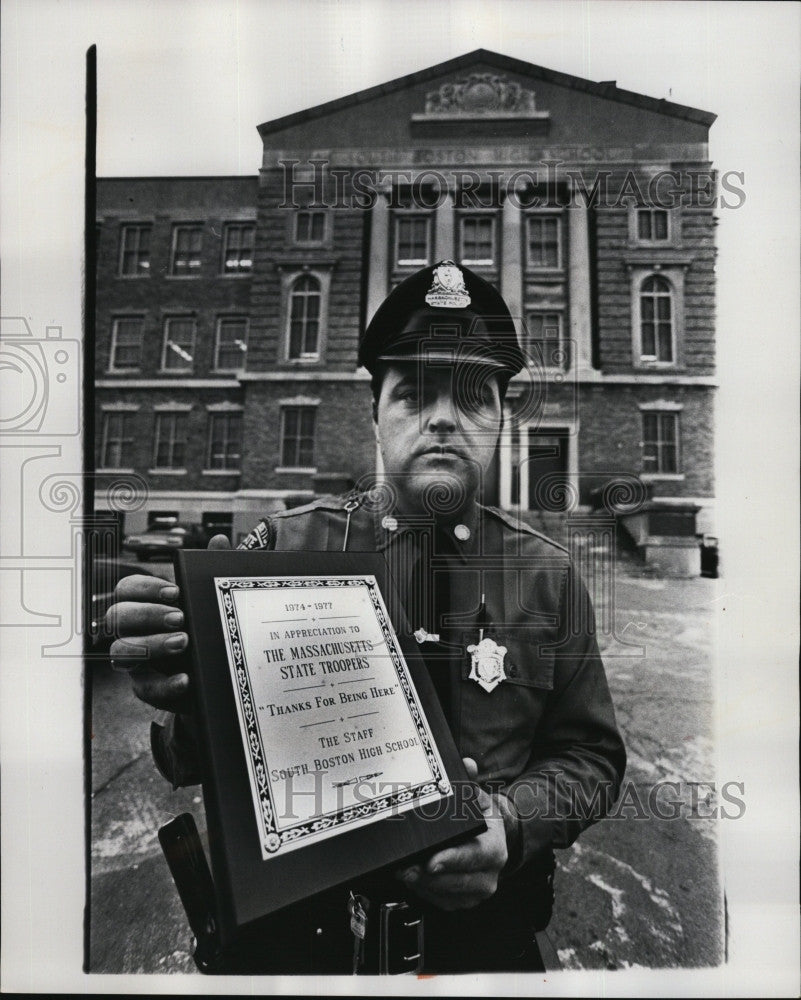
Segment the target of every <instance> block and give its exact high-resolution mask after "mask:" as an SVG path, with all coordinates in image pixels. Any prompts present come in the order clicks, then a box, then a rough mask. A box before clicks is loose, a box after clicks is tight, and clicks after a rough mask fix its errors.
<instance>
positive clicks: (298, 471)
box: [273, 465, 317, 476]
mask: <svg viewBox="0 0 801 1000" xmlns="http://www.w3.org/2000/svg"><path fill="white" fill-rule="evenodd" d="M273 472H286V473H290V474H292V475H303V476H313V475H315V474H316V472H317V467H316V466H314V467H313V468H312V467H311V466H308V465H298V466H292V465H278V466H276V467H275V469H273Z"/></svg>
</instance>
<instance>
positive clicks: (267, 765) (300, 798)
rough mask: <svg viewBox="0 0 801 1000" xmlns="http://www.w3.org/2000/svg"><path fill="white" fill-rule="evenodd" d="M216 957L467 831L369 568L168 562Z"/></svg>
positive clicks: (349, 560)
mask: <svg viewBox="0 0 801 1000" xmlns="http://www.w3.org/2000/svg"><path fill="white" fill-rule="evenodd" d="M176 564H177V574H178V582H179V585H180V587H181V591H182V594H183V599H184V609H185V613H186V618H187V626H188V630H189V633H190V636H192V642H191V653H192V687H193V690H194V693H195V694H194V697H195V710H196V717H197V721H198V728H199V733H198V735H199V741H198V742H199V750H200V758H201V767H202V776H203V792H204V802H205V808H206V816H207V824H208V830H209V850H210V855H211V865H212V874H213V877H214V884H215V894H216V898H217V905H218V911H219V919H220V932H221V937H222V939H223V943H225V941H226V940H234V939H235V937H236V936H237V934H238V933H239V932H240V931H241V930H242V928H244V927H246V926H247V925H248V924H250V923H251V922H252V921H255V920H258V919H259V918H261V917H264V916H266V915H267V914H270V913H273V912H274V911H276V910H279V909H281V908H282V907H285V906H288V905H290V904H292V903H295V902H298V901H299V900H302V899H304V898H306V897H309V896H313V895H316V894H317V893H320V892H322V891H324V890H326V889H329V888H333V887H334V886H338V885H340V884H342V885H344V884H346V883H347V882H348V880H352V879H354V878H358V877H359V876H362V875H366V874H368V873H370V872H373V871H376V870H379V869H382V868H387V867H395V866H397V867H400V866H402V865H404V864H406V863H408V862H409V861H410V860H412V859H419V858H421V857H425V856H426V854H427V853H431V852H432V851H434V850H436V849H438V848H440V847H442V846H445V845H446V844H449V843H455V842H458V841H459V840H461V839H463V838H465V837H468V836H471V835H474V834H476V833H479V832H481V831H482V830H483V829H484V828H485V826H484V821H483V818H482V817H481V812H480V810H479V809H478V807H477V804H476V802H475V801H474V799H473V797H472V795H471V794H469V793H468V789H469V787H470V786H469V784H468V783H467V782H466V774H465V771H464V768H463V765H462V762H461V759H460V757H459V754H458V752H457V750H456V747H455V746H454V743H453V739H452V737H451V734H450V731H449V729H448V726H447V723H446V721H445V719H444V716H443V714H442V710H441V708H440V705H439V703H438V701H437V697H436V693H435V691H434V688H433V685H432V683H431V680H430V678H429V676H428V671H427V669H426V666H425V664H424V662H423V660H422V658H421V655H420V653H419V651H418V649H417V643H416V642H414V640H413V639H412V638H411V636H409V629H408V627H407V623H406V621H405V618H404V616H403V611H402V609H401V607H400V603H399V601H398V598H397V594H396V592H395V590H394V587H393V586H392V584H391V581H390V578H389V574H388V570H387V566H386V563H385V561H384V558H383V556H382V555H380V554H376V553H339V552H321V553H316V552H311V553H309V552H302V553H301V552H265V551H261V552H259V551H257V552H253V551H240V550H235V551H231V550H214V551H186V552H180V553H177V560H176Z"/></svg>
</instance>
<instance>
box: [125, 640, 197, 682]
mask: <svg viewBox="0 0 801 1000" xmlns="http://www.w3.org/2000/svg"><path fill="white" fill-rule="evenodd" d="M188 642H189V636H188V635H187V634H186V632H175V633H174V634H172V635H170V634H165V633H163V632H162V633H159V634H156V635H142V636H132V637H130V638H128V639H115V640H114V642H112V644H111V649H110V650H109V653H110V656H111V659H112V661H114V666H116V667H123V668H126V669H129V670H130V669H133V668H135V667H138V666H141V665H142V664H143V663H148V662H152V661H153V660H161V661H163V662H162V665H163V667H164V668H165V669H164V673H170V666H169V664H170V660H169V657H175V656H177V655H179V654H180V653H182V652H183V651H184V650H185V649H186V646H187V643H188ZM164 661H166V662H164Z"/></svg>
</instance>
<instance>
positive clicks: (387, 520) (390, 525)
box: [381, 514, 398, 531]
mask: <svg viewBox="0 0 801 1000" xmlns="http://www.w3.org/2000/svg"><path fill="white" fill-rule="evenodd" d="M381 527H382V528H383V529H384V530H385V531H397V530H398V519H397V517H393V516H392V515H391V514H387V516H386V517H384V518H382V519H381Z"/></svg>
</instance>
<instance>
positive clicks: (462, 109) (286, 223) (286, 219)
mask: <svg viewBox="0 0 801 1000" xmlns="http://www.w3.org/2000/svg"><path fill="white" fill-rule="evenodd" d="M713 121H714V115H711V114H709V113H707V112H703V111H698V110H696V109H693V108H689V107H684V106H681V105H676V104H672V103H669V102H666V101H663V100H656V99H653V98H650V97H645V96H642V95H639V94H634V93H631V92H628V91H624V90H621V89H619V88H617V87H616V85H615V84H614V83H613V82H607V83H590V82H588V81H586V80H581V79H578V78H576V77H572V76H567V75H565V74H562V73H557V72H554V71H551V70H546V69H543V68H541V67H539V66H535V65H531V64H529V63H525V62H521V61H519V60H515V59H511V58H507V57H505V56H500V55H496V54H494V53H490V52H486V51H483V50H479V51H477V52H474V53H471V54H469V55H466V56H462V57H460V58H458V59H453V60H450V61H449V62H446V63H442V64H440V65H438V66H434V67H432V68H430V69H427V70H424V71H422V72H419V73H415V74H412V75H411V76H407V77H403V78H401V79H398V80H394V81H392V82H390V83H387V84H384V85H382V86H379V87H375V88H371V89H370V90H366V91H362V92H360V93H358V94H354V95H351V96H349V97H344V98H341V99H339V100H335V101H332V102H330V103H327V104H324V105H321V106H318V107H315V108H311V109H309V110H307V111H302V112H299V113H298V114H293V115H290V116H287V117H285V118H281V119H278V120H274V121H269V122H267V123H265V124H263V125H261V126H260V127H259V132H260V135H261V137H262V141H263V148H264V153H263V160H262V163H261V167H260V170H259V174H258V176H257V177H255V176H254V177H182V178H170V179H164V178H133V179H132V178H114V179H102V180H100V181H99V182H98V189H97V206H98V219H97V222H98V230H97V232H98V290H97V316H96V322H97V377H96V394H95V399H96V406H97V435H96V445H97V447H96V466H97V470H98V479H99V482H98V487H99V494H98V501H97V503H98V506H102V505H103V501H102V497H103V496H104V494H105V487H106V485H107V484H108V483H109V482H111V481H113V479H114V478H115V477H119V475H120V472H121V471H122V470H127V471H129V472H130V471H134V472H137V473H139V474H140V475H141V476H143V477H144V478H145V479H146V481H147V483H148V486H149V490H150V494H149V499H148V504H147V506H146V507H145V508H144V509H142V510H139V511H134V512H131V513H129V514H128V515H126V516H127V520H126V523H125V530H126V531H138V530H141V529H142V528H143V527H144V526H145V523H146V522H147V519H148V517H151V518H152V517H153V516H154V514H158V513H175V514H177V515H179V516H180V517H181V518H182V519H185V520H189V521H203V522H204V523H205V524H206V525H207V526H214V527H218V528H222V529H224V530H230V531H231V532H232V536H233V538H234V539H236V538H237V537H239V536H240V535H241V534H242V533H243V532H245V531H246V530H248V529H249V528H250V527H251V526H252V524H253V523H254V521H255V520H256V519H257V517H258V515H259V514H261V513H263V512H264V511H266V510H269V509H274V508H276V507H283V506H284V505H285V504H287V503H292V502H294V501H295V500H298V499H301V498H304V497H310V496H312V495H313V494H314V493H315V492H328V491H330V490H332V489H334V490H340V489H344V488H347V486H348V484H350V483H353V482H358V481H360V480H361V479H362V478H363V477H365V476H370V475H372V474H373V472H374V471H375V468H376V462H377V453H376V447H375V441H374V436H373V431H372V425H371V420H370V407H369V399H370V394H369V383H368V378H367V375H366V373H365V372H364V371H362V370H357V368H356V353H357V344H358V338H359V336H360V333H361V331H362V330H363V329H364V325H365V323H366V321H367V320H369V317H370V316H371V315H372V313H373V311H374V310H375V308H376V307H377V305H378V304H379V302H380V301H381V300H382V298H383V297H384V296H385V295H386V294H387V292H388V291H389V289H390V288H391V287H392V285H393V284H394V283H396V282H397V281H399V280H401V279H402V278H403V277H404V276H405V275H406V274H408V273H411V272H412V271H414V270H416V269H417V268H418V267H421V266H423V265H424V264H426V263H433V262H435V261H437V260H440V259H453V260H455V261H457V262H462V263H464V264H466V265H467V266H469V267H471V268H472V269H474V270H476V271H478V272H480V273H482V274H483V275H484V276H485V277H487V278H488V279H489V280H490V281H492V282H494V283H495V284H497V286H498V287H499V288H500V290H501V292H502V293H503V295H504V297H505V298H506V300H507V302H508V303H509V305H510V308H511V310H512V313H513V315H514V316H515V317H516V320H517V322H518V324H519V330H520V335H521V340H522V341H523V342H524V343H525V345H526V348H527V351H528V353H529V357H530V364H529V366H528V369H527V371H526V372H524V373H523V374H521V375H520V376H518V377H517V378H516V379H515V380H513V383H512V385H511V387H510V393H509V400H508V406H509V416H508V419H507V421H506V424H505V429H504V435H503V440H502V445H501V448H500V449H499V453H498V461H497V463H496V468H495V470H494V471H493V474H492V476H491V477H490V481H489V482H488V483H487V484H486V485H485V494H486V496H487V497H488V499H491V500H493V501H495V502H499V503H500V504H501V505H503V506H506V507H509V508H516V509H518V510H519V511H520V512H521V513H522V514H523V515H524V516H525V515H526V512H530V511H537V510H562V511H564V510H568V511H570V510H576V509H582V508H585V507H587V506H589V505H591V504H592V503H593V499H594V496H596V494H595V493H594V492H593V491H594V490H597V488H600V487H603V486H605V485H606V484H608V483H609V482H610V481H612V480H614V479H616V478H617V479H620V478H621V477H623V479H624V480H625V481H626V482H627V483H629V484H630V483H632V482H635V483H638V484H645V485H646V486H647V488H648V490H649V492H650V493H651V494H652V495H653V496H654V497H658V498H662V499H663V500H664V502H665V504H668V505H670V504H676V505H680V504H682V503H686V502H688V501H690V502H693V503H695V504H697V505H698V506H699V507H700V508H701V509H700V512H699V516H698V517H699V519H698V530H699V531H710V530H713V525H714V516H713V496H714V486H713V480H712V440H713V430H712V415H713V393H714V384H715V380H714V361H715V359H714V336H715V335H714V269H715V243H714V230H715V216H714V208H715V204H716V200H715V199H716V179H715V177H714V174H713V173H712V170H711V165H710V163H709V161H708V152H707V139H708V131H709V127H710V126H711V124H712V122H713ZM254 166H255V165H254Z"/></svg>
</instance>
